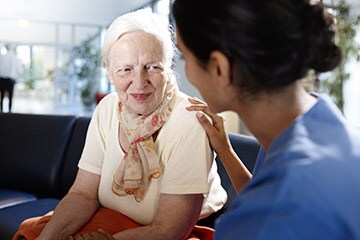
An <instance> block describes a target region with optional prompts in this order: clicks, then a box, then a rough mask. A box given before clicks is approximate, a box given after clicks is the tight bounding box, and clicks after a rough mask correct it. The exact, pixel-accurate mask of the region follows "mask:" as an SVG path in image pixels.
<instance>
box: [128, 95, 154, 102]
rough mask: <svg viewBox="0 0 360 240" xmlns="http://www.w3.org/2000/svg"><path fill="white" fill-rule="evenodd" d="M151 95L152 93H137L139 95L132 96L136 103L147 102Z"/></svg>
mask: <svg viewBox="0 0 360 240" xmlns="http://www.w3.org/2000/svg"><path fill="white" fill-rule="evenodd" d="M150 95H151V93H137V94H135V93H134V94H131V96H133V98H134V99H135V100H136V101H139V102H143V101H145V100H146V99H147V98H148V97H149V96H150Z"/></svg>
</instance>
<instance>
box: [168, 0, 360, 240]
mask: <svg viewBox="0 0 360 240" xmlns="http://www.w3.org/2000/svg"><path fill="white" fill-rule="evenodd" d="M173 13H174V16H175V20H176V26H177V41H178V46H179V48H180V50H181V52H182V55H183V57H184V59H185V61H186V73H187V77H188V79H189V80H190V81H191V82H192V83H193V84H194V85H195V86H196V87H197V88H198V89H199V91H200V93H201V94H202V96H203V98H204V99H205V101H206V102H207V104H208V106H209V107H207V105H205V104H204V103H202V102H201V101H199V100H196V99H192V100H191V101H192V102H193V103H194V105H193V106H191V107H190V108H188V109H189V110H195V111H199V113H198V114H197V116H198V118H199V121H200V122H201V123H202V125H203V126H204V127H205V129H206V131H207V133H208V135H209V137H210V141H211V144H212V147H213V148H214V149H215V151H216V152H217V153H218V155H219V156H220V159H222V161H223V163H224V165H225V167H227V170H228V172H229V175H230V177H231V179H232V181H233V184H234V186H235V187H236V188H237V189H239V190H240V189H241V188H242V187H243V186H245V187H244V188H243V190H241V192H240V194H239V196H238V199H237V200H236V202H235V203H234V204H233V206H232V208H231V209H230V210H229V212H228V213H225V215H223V216H222V217H221V218H220V220H219V221H218V222H217V224H216V232H215V238H216V239H360V227H359V224H360V205H359V202H360V174H359V169H360V133H359V131H358V130H356V129H354V128H353V127H351V126H350V125H349V124H348V123H346V121H345V120H344V118H343V116H342V115H341V113H340V111H339V110H338V109H337V108H336V106H335V105H334V104H333V102H332V101H331V100H330V98H329V97H327V96H326V95H314V94H309V93H307V92H306V91H305V90H304V89H303V87H302V85H301V83H300V81H299V80H300V79H302V78H303V77H304V76H305V75H306V73H307V72H308V70H310V69H313V70H315V71H317V72H319V73H321V72H326V71H330V70H332V69H334V68H335V67H336V66H337V65H338V64H339V62H340V60H341V53H340V51H339V49H338V47H337V46H336V45H335V44H334V42H333V38H334V33H333V31H332V26H331V21H329V18H328V17H325V16H324V9H323V7H322V6H320V5H318V4H311V3H310V2H309V1H307V0H237V1H234V0H222V1H221V2H219V1H215V0H197V1H192V0H176V1H175V3H174V5H173ZM225 110H233V111H235V112H237V113H238V115H239V117H240V118H241V119H242V120H243V122H244V123H245V125H246V126H247V128H248V129H249V130H250V132H251V133H252V134H253V135H254V136H255V137H256V138H257V139H258V141H259V142H260V144H261V146H262V148H261V150H260V152H259V156H258V159H257V163H256V166H255V169H254V171H253V176H252V179H251V180H250V178H251V175H250V174H249V172H248V171H247V170H246V168H245V167H244V166H243V165H242V164H241V163H239V162H237V158H236V156H234V154H232V151H231V147H230V146H229V145H228V143H227V141H226V138H225V133H224V128H223V122H222V119H221V118H220V117H219V116H217V115H216V114H214V113H212V112H222V111H225ZM203 113H205V114H207V115H209V116H210V118H212V124H210V122H209V121H208V120H207V118H206V117H205V116H204V114H203ZM234 166H235V167H234ZM235 168H236V169H237V171H235ZM235 175H236V176H235ZM249 180H250V181H249ZM248 181H249V182H248ZM247 182H248V183H247ZM245 183H247V184H246V185H245Z"/></svg>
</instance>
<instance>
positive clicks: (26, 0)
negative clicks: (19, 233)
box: [0, 0, 360, 132]
mask: <svg viewBox="0 0 360 240" xmlns="http://www.w3.org/2000/svg"><path fill="white" fill-rule="evenodd" d="M313 2H314V1H313ZM323 3H324V4H325V5H326V6H327V7H328V9H329V11H330V13H331V14H332V15H334V16H335V17H336V19H337V30H338V31H340V32H341V33H342V35H341V34H339V36H341V37H340V38H339V39H337V41H338V42H339V43H340V44H341V45H342V47H343V48H344V51H345V52H346V57H345V61H344V65H343V66H341V68H340V69H339V70H337V72H335V71H334V72H332V73H329V74H326V75H324V76H317V75H316V73H313V75H312V76H311V77H309V79H308V82H307V84H308V85H309V89H310V90H316V91H320V92H327V93H329V94H330V95H331V96H332V97H333V98H334V100H335V101H336V102H337V104H338V105H339V106H340V108H341V109H343V112H344V114H345V116H346V118H347V119H348V120H349V121H350V122H351V123H353V124H354V125H355V126H358V127H360V104H359V103H360V64H359V60H360V57H359V53H360V47H359V46H360V26H359V19H360V18H359V15H360V1H359V0H346V1H345V0H326V1H325V0H324V1H323ZM219 4H221V2H220V1H219ZM170 5H171V0H154V1H149V0H92V1H87V0H62V1H60V0H12V1H6V0H0V6H1V8H0V52H1V54H5V53H6V52H7V50H6V47H5V46H7V45H9V44H11V45H12V46H16V50H17V55H18V57H19V58H20V59H21V61H22V63H23V65H24V69H23V72H22V74H21V76H20V78H19V79H18V81H17V83H16V85H15V92H14V97H13V108H12V112H21V113H38V114H49V113H50V114H76V115H91V113H92V111H93V109H94V107H95V105H96V101H97V100H99V99H100V98H101V97H102V96H103V95H104V94H106V93H108V92H111V91H113V89H112V88H111V86H110V85H109V84H108V81H107V79H106V76H105V74H104V70H103V69H102V68H101V67H100V62H101V56H100V49H101V46H102V39H103V34H104V32H105V30H106V28H107V27H108V25H109V24H110V23H111V22H112V21H113V20H114V19H115V18H116V17H117V16H119V15H121V14H123V13H125V12H129V11H133V10H136V9H139V8H146V9H148V10H149V11H153V12H156V13H159V14H160V15H162V16H163V17H164V21H170V22H172V21H171V19H172V18H171V13H170V10H169V9H170ZM183 65H184V64H183V62H182V60H181V59H177V61H176V71H177V72H178V73H179V74H178V77H179V87H180V89H181V90H182V91H184V92H186V93H187V94H189V95H191V96H197V97H200V96H199V93H198V92H197V90H196V89H194V88H193V87H192V86H191V85H190V84H189V83H188V81H187V80H186V77H185V73H184V68H183V67H184V66H183ZM319 79H320V81H318V80H319ZM6 106H7V104H6V99H5V102H4V112H6ZM224 114H227V115H228V118H229V119H230V120H229V121H228V124H229V125H231V126H230V128H231V129H230V130H231V131H234V132H239V131H240V132H241V131H246V129H244V128H243V126H241V122H240V121H239V120H238V119H237V118H236V116H234V115H233V114H232V113H224ZM242 129H244V130H242Z"/></svg>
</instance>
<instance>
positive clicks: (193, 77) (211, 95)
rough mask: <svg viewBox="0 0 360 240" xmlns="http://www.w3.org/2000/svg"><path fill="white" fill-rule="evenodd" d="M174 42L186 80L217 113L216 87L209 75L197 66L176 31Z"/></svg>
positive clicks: (193, 56)
mask: <svg viewBox="0 0 360 240" xmlns="http://www.w3.org/2000/svg"><path fill="white" fill-rule="evenodd" d="M176 41H177V45H178V48H179V50H180V51H181V54H182V57H183V59H184V61H185V72H186V77H187V79H188V80H189V81H190V82H191V83H192V84H193V85H194V86H195V87H196V88H197V89H198V90H199V92H200V94H201V96H202V97H203V98H204V100H205V101H206V102H207V104H208V105H209V107H210V108H211V109H212V110H213V111H218V110H219V109H218V106H217V105H218V101H217V99H216V91H217V86H216V85H215V84H214V83H213V81H212V79H211V75H210V74H209V72H208V71H207V69H205V68H204V67H201V66H200V65H199V62H198V61H197V59H196V56H195V55H194V54H193V53H192V52H191V51H190V50H189V49H188V48H187V47H186V46H185V44H184V43H183V41H182V38H181V35H180V33H179V31H176Z"/></svg>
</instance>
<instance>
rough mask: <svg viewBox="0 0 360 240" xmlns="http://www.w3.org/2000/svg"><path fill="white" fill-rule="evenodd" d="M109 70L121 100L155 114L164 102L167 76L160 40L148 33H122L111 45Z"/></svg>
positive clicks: (141, 111)
mask: <svg viewBox="0 0 360 240" xmlns="http://www.w3.org/2000/svg"><path fill="white" fill-rule="evenodd" d="M106 70H107V73H108V76H109V79H110V82H111V84H112V85H114V87H115V89H116V92H117V94H118V96H119V99H120V101H121V102H122V103H123V104H124V106H125V107H126V108H128V109H129V110H130V111H132V112H133V113H136V114H139V115H146V114H150V113H152V112H153V111H154V110H155V109H156V108H157V107H158V106H159V105H160V104H161V102H162V100H163V98H164V95H165V89H166V84H167V81H168V77H167V74H166V71H165V55H164V51H163V47H162V45H161V44H160V42H159V40H158V39H157V38H156V37H155V36H153V35H151V34H149V33H146V32H142V31H137V32H130V33H126V34H124V35H122V36H121V37H120V38H119V39H118V40H117V42H116V43H115V44H114V46H113V47H112V48H111V50H110V53H109V57H108V61H107V63H106Z"/></svg>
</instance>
